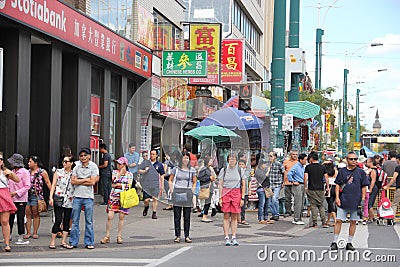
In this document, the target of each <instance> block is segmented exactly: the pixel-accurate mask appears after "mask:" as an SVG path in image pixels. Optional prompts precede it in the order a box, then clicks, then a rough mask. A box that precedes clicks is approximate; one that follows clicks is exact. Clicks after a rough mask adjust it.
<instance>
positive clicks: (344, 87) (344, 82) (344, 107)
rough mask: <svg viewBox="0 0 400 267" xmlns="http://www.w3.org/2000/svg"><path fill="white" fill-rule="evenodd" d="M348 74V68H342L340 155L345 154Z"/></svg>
mask: <svg viewBox="0 0 400 267" xmlns="http://www.w3.org/2000/svg"><path fill="white" fill-rule="evenodd" d="M348 74H349V70H348V69H344V81H343V112H342V113H343V120H342V121H343V129H342V155H343V157H344V156H346V154H347V127H348V123H347V75H348Z"/></svg>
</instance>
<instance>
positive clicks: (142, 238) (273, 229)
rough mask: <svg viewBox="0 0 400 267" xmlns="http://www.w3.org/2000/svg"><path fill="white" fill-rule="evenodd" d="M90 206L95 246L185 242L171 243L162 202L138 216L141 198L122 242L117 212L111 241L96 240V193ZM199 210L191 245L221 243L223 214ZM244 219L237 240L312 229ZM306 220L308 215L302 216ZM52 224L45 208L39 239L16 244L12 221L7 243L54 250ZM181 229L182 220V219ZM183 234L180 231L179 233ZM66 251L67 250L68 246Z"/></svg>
mask: <svg viewBox="0 0 400 267" xmlns="http://www.w3.org/2000/svg"><path fill="white" fill-rule="evenodd" d="M95 203H96V204H95V207H94V232H95V247H96V249H98V248H116V247H120V246H123V247H132V248H136V247H137V248H143V247H157V246H182V245H185V243H184V242H183V243H181V244H175V243H174V242H173V240H174V225H173V213H172V211H165V210H163V208H164V207H166V204H164V203H160V202H159V205H158V211H157V216H158V219H157V220H154V219H152V218H151V203H150V210H149V214H148V215H147V216H146V217H143V216H142V212H143V202H140V204H139V206H137V207H134V208H132V209H131V211H130V214H129V215H128V216H126V217H125V225H124V229H123V240H124V243H123V244H120V245H119V244H117V242H116V239H117V227H118V215H116V216H115V217H114V221H113V225H112V230H111V242H110V243H109V244H100V239H102V238H103V236H104V234H105V224H106V219H107V214H106V212H105V209H106V206H100V205H99V203H101V201H100V198H99V197H98V196H96V201H95ZM199 214H200V213H192V217H191V227H190V237H191V238H192V240H193V243H191V246H196V245H204V244H210V242H211V243H220V244H221V245H223V244H224V242H223V241H224V240H223V239H224V236H223V230H222V223H223V214H222V213H218V214H217V215H216V216H215V217H211V216H209V218H210V219H212V220H213V222H210V223H204V222H201V218H199V217H198V215H199ZM246 220H247V221H248V222H249V223H250V225H249V226H243V225H239V226H238V231H237V238H238V241H239V242H242V243H243V242H248V243H252V242H260V241H264V242H265V241H267V240H274V239H279V238H291V237H296V236H302V235H304V234H307V233H309V232H310V231H312V230H313V229H305V228H304V226H298V225H294V224H292V223H291V221H292V218H291V217H289V218H283V216H281V217H280V220H279V221H277V222H275V223H274V224H270V225H263V224H258V221H257V212H254V211H248V212H246ZM304 221H305V222H306V223H307V221H308V218H305V220H304ZM52 225H53V211H52V209H51V210H49V211H48V212H47V213H44V214H41V221H40V227H39V239H32V238H30V239H29V244H27V245H16V244H15V241H16V240H17V237H16V234H15V233H16V227H15V226H16V225H14V234H13V235H12V237H13V241H12V242H11V243H10V244H11V246H12V251H13V252H28V251H48V252H49V251H54V250H50V249H49V248H48V246H49V243H50V239H51V228H52ZM84 225H85V224H84V216H83V212H82V214H81V223H80V229H81V241H80V243H79V245H78V248H77V249H83V247H84V246H83V235H84ZM182 231H183V220H182ZM182 236H183V233H182ZM60 244H61V239H58V238H57V239H56V247H57V251H59V250H66V249H63V248H61V247H60ZM68 251H70V250H68Z"/></svg>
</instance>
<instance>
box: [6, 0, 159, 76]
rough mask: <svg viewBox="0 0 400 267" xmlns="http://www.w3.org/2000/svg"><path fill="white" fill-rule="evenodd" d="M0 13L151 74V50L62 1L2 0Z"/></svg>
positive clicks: (138, 70)
mask: <svg viewBox="0 0 400 267" xmlns="http://www.w3.org/2000/svg"><path fill="white" fill-rule="evenodd" d="M0 16H6V17H8V18H10V19H12V20H15V21H19V22H21V23H23V24H25V25H26V26H28V27H31V28H34V29H36V30H38V31H40V32H42V33H45V34H47V35H50V36H52V37H54V38H56V39H58V40H61V41H63V42H67V43H69V44H70V45H72V46H75V47H77V48H79V49H82V50H84V51H86V52H88V53H91V54H93V55H96V56H98V57H101V58H103V59H104V60H107V61H110V62H112V63H114V64H116V65H118V66H120V67H122V68H125V69H127V70H128V71H131V72H134V73H137V74H139V75H142V76H144V77H147V78H150V77H151V62H152V58H151V56H152V54H151V53H149V52H148V51H146V50H144V49H142V48H140V47H139V46H137V45H135V44H133V43H132V42H130V41H128V40H127V39H125V38H123V37H121V36H119V35H118V34H116V33H115V32H114V31H112V30H110V29H108V28H106V27H104V26H103V25H101V24H100V23H98V22H96V21H94V20H92V19H90V18H88V17H87V16H85V15H83V14H81V13H80V12H78V11H76V10H74V9H72V8H70V7H69V6H68V5H66V4H63V3H62V2H59V1H54V0H53V1H43V0H35V1H33V0H31V1H28V0H24V1H22V0H19V1H17V0H13V1H5V0H1V1H0Z"/></svg>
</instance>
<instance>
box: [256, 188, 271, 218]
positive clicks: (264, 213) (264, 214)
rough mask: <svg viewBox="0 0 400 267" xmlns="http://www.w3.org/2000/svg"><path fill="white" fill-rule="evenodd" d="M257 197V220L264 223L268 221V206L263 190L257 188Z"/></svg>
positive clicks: (267, 199)
mask: <svg viewBox="0 0 400 267" xmlns="http://www.w3.org/2000/svg"><path fill="white" fill-rule="evenodd" d="M257 195H258V220H259V221H266V220H268V204H269V198H266V197H265V193H264V189H263V188H261V187H260V188H257Z"/></svg>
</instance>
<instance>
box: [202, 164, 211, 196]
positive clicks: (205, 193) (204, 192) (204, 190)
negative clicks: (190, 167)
mask: <svg viewBox="0 0 400 267" xmlns="http://www.w3.org/2000/svg"><path fill="white" fill-rule="evenodd" d="M207 169H208V168H207ZM207 169H204V170H201V171H200V172H199V176H200V175H202V176H206V175H207V176H210V175H208V172H207ZM203 171H204V174H203V173H202V174H201V172H203ZM208 179H209V180H210V178H208ZM210 186H211V180H210V182H209V183H208V184H207V185H205V186H204V187H200V193H199V199H207V198H209V197H210Z"/></svg>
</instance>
